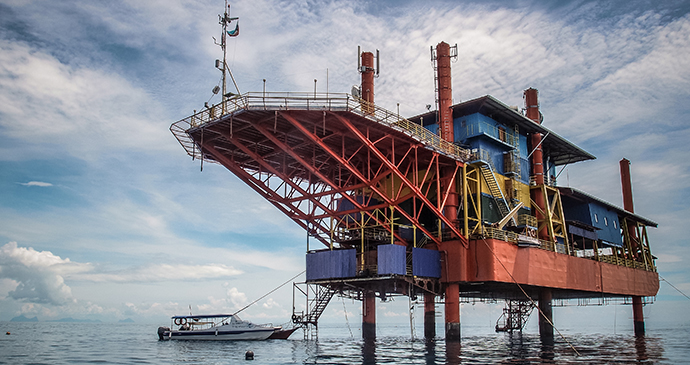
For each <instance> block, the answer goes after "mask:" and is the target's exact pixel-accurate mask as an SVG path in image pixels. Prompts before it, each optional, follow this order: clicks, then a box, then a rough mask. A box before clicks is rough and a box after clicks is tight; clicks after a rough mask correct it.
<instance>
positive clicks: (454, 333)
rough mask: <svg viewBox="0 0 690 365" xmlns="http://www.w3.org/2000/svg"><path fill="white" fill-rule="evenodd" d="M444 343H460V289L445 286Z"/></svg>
mask: <svg viewBox="0 0 690 365" xmlns="http://www.w3.org/2000/svg"><path fill="white" fill-rule="evenodd" d="M444 307H445V311H446V341H460V287H459V286H458V284H457V283H452V284H448V286H446V305H445V306H444Z"/></svg>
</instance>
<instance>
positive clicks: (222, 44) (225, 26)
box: [220, 0, 230, 111]
mask: <svg viewBox="0 0 690 365" xmlns="http://www.w3.org/2000/svg"><path fill="white" fill-rule="evenodd" d="M229 6H230V5H228V0H225V13H224V14H223V18H222V19H221V21H220V24H221V25H222V26H223V34H222V35H221V38H220V48H221V49H223V70H222V71H223V94H221V99H220V100H221V102H222V103H223V111H225V94H227V91H226V81H225V70H226V69H227V67H228V64H227V62H226V59H227V47H226V45H227V31H228V23H229V21H228V20H229V19H228V7H229Z"/></svg>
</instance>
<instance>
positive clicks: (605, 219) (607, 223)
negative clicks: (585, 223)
mask: <svg viewBox="0 0 690 365" xmlns="http://www.w3.org/2000/svg"><path fill="white" fill-rule="evenodd" d="M604 225H605V226H607V227H608V226H609V219H608V218H606V217H604Z"/></svg>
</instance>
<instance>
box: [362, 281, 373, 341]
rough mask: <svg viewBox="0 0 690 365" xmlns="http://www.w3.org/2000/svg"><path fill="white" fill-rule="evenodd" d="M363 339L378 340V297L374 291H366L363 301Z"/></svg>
mask: <svg viewBox="0 0 690 365" xmlns="http://www.w3.org/2000/svg"><path fill="white" fill-rule="evenodd" d="M362 338H363V339H365V340H373V339H375V338H376V296H375V293H374V292H373V291H366V292H365V293H364V298H363V300H362Z"/></svg>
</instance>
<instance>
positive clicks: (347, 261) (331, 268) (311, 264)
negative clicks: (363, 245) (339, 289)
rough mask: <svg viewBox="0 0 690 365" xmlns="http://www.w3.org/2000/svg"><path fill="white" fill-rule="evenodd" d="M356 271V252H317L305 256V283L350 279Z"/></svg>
mask: <svg viewBox="0 0 690 365" xmlns="http://www.w3.org/2000/svg"><path fill="white" fill-rule="evenodd" d="M356 270H357V257H356V250H355V249H350V250H333V251H329V250H326V251H318V252H311V253H308V254H307V281H310V280H319V279H332V278H352V277H355V274H356Z"/></svg>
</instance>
